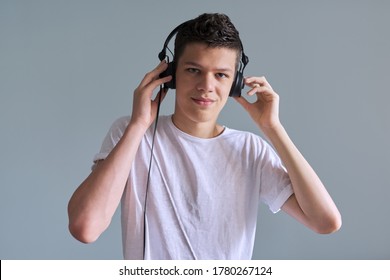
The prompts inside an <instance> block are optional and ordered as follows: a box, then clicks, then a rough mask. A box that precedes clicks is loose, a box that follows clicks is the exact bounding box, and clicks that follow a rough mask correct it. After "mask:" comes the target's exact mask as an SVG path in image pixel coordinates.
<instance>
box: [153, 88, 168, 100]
mask: <svg viewBox="0 0 390 280" xmlns="http://www.w3.org/2000/svg"><path fill="white" fill-rule="evenodd" d="M167 92H168V89H165V88H162V89H161V90H160V91H159V92H158V93H157V95H156V97H155V98H154V100H153V102H158V101H160V102H162V101H163V100H164V98H165V96H167Z"/></svg>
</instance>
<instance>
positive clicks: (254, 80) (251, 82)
mask: <svg viewBox="0 0 390 280" xmlns="http://www.w3.org/2000/svg"><path fill="white" fill-rule="evenodd" d="M245 84H246V85H247V86H250V87H255V86H256V85H259V86H266V87H269V88H270V89H271V90H272V87H271V85H270V83H269V82H268V81H267V79H266V78H265V77H264V76H262V77H247V78H245Z"/></svg>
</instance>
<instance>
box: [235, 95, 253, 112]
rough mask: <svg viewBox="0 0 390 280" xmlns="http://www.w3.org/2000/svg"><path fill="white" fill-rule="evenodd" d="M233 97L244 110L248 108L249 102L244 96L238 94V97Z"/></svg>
mask: <svg viewBox="0 0 390 280" xmlns="http://www.w3.org/2000/svg"><path fill="white" fill-rule="evenodd" d="M234 99H235V100H236V101H237V102H238V103H239V104H240V105H241V106H242V107H244V109H245V110H247V109H248V107H249V106H250V104H251V103H250V102H249V101H248V100H246V99H245V98H244V97H242V96H240V97H234Z"/></svg>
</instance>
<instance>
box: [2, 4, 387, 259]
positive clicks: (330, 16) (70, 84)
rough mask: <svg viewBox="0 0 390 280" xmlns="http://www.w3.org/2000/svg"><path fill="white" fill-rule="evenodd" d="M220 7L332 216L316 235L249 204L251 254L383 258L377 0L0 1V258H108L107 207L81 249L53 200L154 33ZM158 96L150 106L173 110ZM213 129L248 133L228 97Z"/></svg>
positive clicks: (124, 104) (69, 184)
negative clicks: (276, 103) (334, 226)
mask: <svg viewBox="0 0 390 280" xmlns="http://www.w3.org/2000/svg"><path fill="white" fill-rule="evenodd" d="M203 12H223V13H227V14H228V15H229V16H230V17H231V19H232V21H233V22H234V23H235V25H236V27H237V28H238V29H239V30H240V34H241V37H242V41H243V44H244V47H245V50H246V53H247V55H248V56H249V58H250V64H249V65H248V67H247V71H246V75H265V76H266V77H267V79H268V80H269V81H270V83H271V84H272V86H273V87H274V89H275V90H276V91H277V92H278V93H279V95H280V97H281V105H280V106H281V109H280V110H281V118H282V121H283V123H284V125H285V127H286V129H287V130H288V132H289V134H290V136H291V137H292V139H293V140H294V142H295V143H296V145H297V146H298V147H299V148H300V150H301V151H302V153H303V154H304V155H305V156H306V158H307V159H308V160H309V162H310V163H311V164H312V165H313V167H314V168H315V169H316V171H317V172H318V174H319V175H320V177H321V178H322V179H323V182H324V183H325V184H326V185H327V187H328V190H329V192H330V193H331V195H332V196H333V198H334V200H335V202H336V203H337V205H338V207H339V209H340V211H341V213H342V215H343V227H342V229H341V230H340V231H339V232H337V233H335V234H333V235H317V234H315V233H312V232H311V231H310V230H308V229H306V228H304V227H303V226H302V225H300V224H298V223H297V222H296V221H294V220H293V219H291V218H289V217H287V215H285V214H284V213H279V214H276V215H273V214H271V213H270V212H269V211H268V209H267V208H266V207H265V206H261V207H260V211H259V224H258V230H257V236H256V238H257V239H256V245H255V251H254V255H253V258H254V259H388V258H389V257H390V241H389V240H390V238H389V236H390V221H389V219H388V214H389V210H390V206H389V195H390V179H389V173H390V172H389V171H390V170H389V166H390V165H389V159H390V152H389V149H388V143H389V142H390V141H389V140H390V133H389V117H390V113H389V110H388V107H389V106H388V103H389V99H390V98H389V78H390V75H389V74H390V71H389V70H390V69H389V65H390V59H389V50H390V32H389V26H390V16H389V15H390V2H389V1H379V0H376V1H321V2H320V1H258V0H256V1H254V0H252V1H250V0H246V1H245V0H244V1H179V0H176V1H175V0H170V1H145V0H144V1H139V2H136V1H44V0H42V1H17V0H16V1H15V0H9V1H5V0H1V1H0V93H1V101H0V129H1V137H0V147H1V158H0V172H1V173H0V227H1V229H0V258H1V259H121V258H122V252H121V239H120V224H119V215H118V213H117V214H116V215H115V217H114V220H113V222H112V224H111V227H110V228H109V229H108V230H107V231H106V232H105V233H104V234H103V235H102V236H101V237H100V239H99V240H98V241H97V242H96V243H94V244H90V245H85V244H82V243H79V242H78V241H76V240H74V239H73V238H72V237H71V236H70V234H69V233H68V230H67V213H66V207H67V202H68V200H69V198H70V196H71V194H72V193H73V191H74V190H75V188H76V187H77V186H78V185H79V184H80V183H81V181H82V180H83V179H84V178H85V177H86V176H87V175H88V174H89V172H90V166H91V160H92V157H93V155H94V154H95V153H96V152H97V151H98V150H99V148H100V145H101V142H102V140H103V138H104V136H105V134H106V132H107V130H108V128H109V126H110V124H111V123H112V122H113V121H114V120H115V119H116V118H117V117H119V116H122V115H128V114H130V110H131V103H132V92H133V89H134V88H135V87H136V86H137V85H138V83H139V81H140V80H141V79H142V77H143V76H144V74H145V73H146V72H148V71H149V70H151V69H152V68H153V67H154V66H155V65H156V64H157V63H158V59H157V53H158V52H159V51H160V50H161V48H162V44H163V42H164V40H165V38H166V36H167V35H168V33H169V32H170V31H171V30H172V29H173V28H174V27H175V26H176V25H178V24H179V23H181V22H183V21H185V20H187V19H190V18H193V17H196V16H197V15H199V14H200V13H203ZM173 98H174V94H173V93H172V92H171V94H170V95H169V97H168V98H167V99H166V101H165V102H164V103H163V106H162V107H163V108H162V111H163V114H170V113H171V112H172V109H173V100H174V99H173ZM221 122H222V123H224V124H225V125H227V126H229V127H232V128H237V129H243V130H249V131H253V132H258V130H257V128H256V126H255V125H254V124H253V123H252V122H251V120H250V119H249V117H248V116H247V114H246V112H244V111H243V110H242V109H241V107H240V106H239V105H238V104H237V103H236V102H235V101H234V100H230V102H229V103H228V105H227V107H226V108H225V111H224V112H223V114H222V116H221Z"/></svg>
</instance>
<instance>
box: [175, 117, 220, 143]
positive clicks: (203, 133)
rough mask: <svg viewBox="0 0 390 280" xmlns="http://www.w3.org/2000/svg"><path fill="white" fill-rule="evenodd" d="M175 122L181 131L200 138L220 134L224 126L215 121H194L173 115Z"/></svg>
mask: <svg viewBox="0 0 390 280" xmlns="http://www.w3.org/2000/svg"><path fill="white" fill-rule="evenodd" d="M172 122H173V124H174V125H175V126H176V127H177V128H178V129H180V130H181V131H183V132H185V133H187V134H189V135H192V136H194V137H198V138H213V137H216V136H218V135H220V134H221V133H222V132H223V130H224V127H223V126H221V125H219V124H217V123H216V121H213V122H210V121H208V122H194V121H191V120H183V119H179V118H177V117H176V115H173V116H172Z"/></svg>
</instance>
